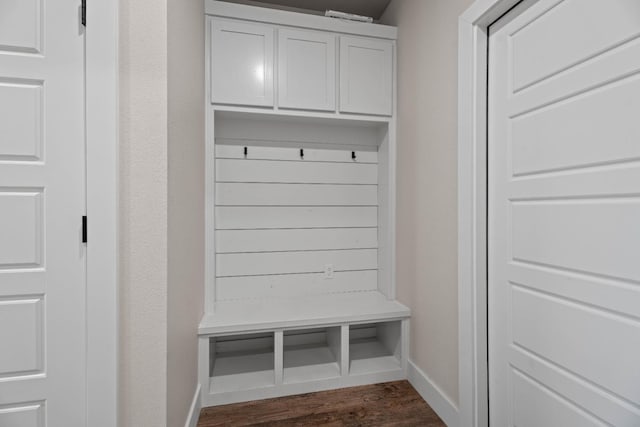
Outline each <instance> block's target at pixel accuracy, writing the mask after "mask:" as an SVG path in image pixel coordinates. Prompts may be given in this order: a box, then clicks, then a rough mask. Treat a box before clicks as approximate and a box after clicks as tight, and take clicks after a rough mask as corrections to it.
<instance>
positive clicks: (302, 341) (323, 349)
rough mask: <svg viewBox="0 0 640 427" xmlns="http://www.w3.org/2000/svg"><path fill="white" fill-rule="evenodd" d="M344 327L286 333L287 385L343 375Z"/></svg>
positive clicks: (284, 378) (285, 376)
mask: <svg viewBox="0 0 640 427" xmlns="http://www.w3.org/2000/svg"><path fill="white" fill-rule="evenodd" d="M340 352H341V345H340V327H339V326H338V327H330V328H315V329H304V330H294V331H285V332H284V361H283V366H284V376H283V380H284V383H285V384H291V383H297V382H305V381H312V380H319V379H325V378H334V377H339V376H340Z"/></svg>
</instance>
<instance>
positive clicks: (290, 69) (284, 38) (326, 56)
mask: <svg viewBox="0 0 640 427" xmlns="http://www.w3.org/2000/svg"><path fill="white" fill-rule="evenodd" d="M278 106H279V107H281V108H292V109H303V110H320V111H334V110H335V108H336V36H335V34H333V33H326V32H318V31H301V30H291V29H280V30H279V31H278Z"/></svg>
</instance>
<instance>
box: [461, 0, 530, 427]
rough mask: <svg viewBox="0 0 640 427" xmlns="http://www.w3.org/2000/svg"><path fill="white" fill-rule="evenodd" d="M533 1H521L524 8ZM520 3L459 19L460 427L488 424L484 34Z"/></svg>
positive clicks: (498, 1) (483, 0) (504, 2)
mask: <svg viewBox="0 0 640 427" xmlns="http://www.w3.org/2000/svg"><path fill="white" fill-rule="evenodd" d="M535 1H536V0H524V1H523V2H522V4H523V5H524V7H526V6H527V5H530V4H531V3H533V2H535ZM517 3H520V1H519V0H476V1H475V2H474V3H473V4H472V5H471V6H470V7H469V8H468V9H467V10H466V11H465V12H464V13H463V14H462V15H460V17H459V19H458V378H459V382H458V384H459V385H458V389H459V396H458V399H459V416H460V422H459V425H464V426H473V427H475V426H486V425H488V423H489V410H488V401H489V398H488V393H487V322H486V319H487V302H486V297H487V294H486V287H487V283H486V276H487V275H486V243H487V240H486V222H487V218H486V198H487V185H486V172H487V170H486V164H487V157H486V144H487V140H486V121H487V117H486V105H487V38H488V37H487V28H488V26H489V25H491V24H492V23H493V22H494V21H495V20H497V19H498V18H500V16H502V15H503V14H504V13H506V12H507V11H509V10H510V9H511V8H512V7H513V6H515V5H516V4H517Z"/></svg>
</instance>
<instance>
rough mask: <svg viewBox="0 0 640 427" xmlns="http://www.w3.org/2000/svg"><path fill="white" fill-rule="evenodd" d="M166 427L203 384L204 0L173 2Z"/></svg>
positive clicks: (177, 420)
mask: <svg viewBox="0 0 640 427" xmlns="http://www.w3.org/2000/svg"><path fill="white" fill-rule="evenodd" d="M168 19H169V21H168V26H169V31H168V40H169V43H168V49H169V58H168V61H169V67H168V78H169V123H168V124H169V175H168V176H169V200H168V205H169V214H168V221H169V224H168V236H169V237H168V238H169V242H168V262H169V277H168V280H169V282H168V285H169V286H168V300H167V301H168V305H167V316H168V324H167V326H168V329H167V350H168V361H167V371H168V372H167V374H168V378H167V423H168V424H167V425H169V426H170V427H173V426H180V427H182V426H184V422H185V419H186V417H187V413H188V411H189V406H190V404H191V402H192V400H193V393H194V390H195V389H196V386H197V384H198V375H197V366H198V340H197V334H198V323H199V322H200V318H201V317H202V311H203V306H204V304H203V301H204V235H205V233H204V167H205V164H204V159H205V156H204V117H205V116H204V114H205V113H204V94H205V91H204V2H203V1H202V0H168Z"/></svg>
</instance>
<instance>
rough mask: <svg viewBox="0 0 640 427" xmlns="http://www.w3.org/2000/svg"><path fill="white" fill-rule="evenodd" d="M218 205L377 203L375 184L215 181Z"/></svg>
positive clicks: (353, 204)
mask: <svg viewBox="0 0 640 427" xmlns="http://www.w3.org/2000/svg"><path fill="white" fill-rule="evenodd" d="M215 192H216V205H217V206H377V205H378V186H376V185H315V184H268V183H266V184H264V183H263V184H255V183H250V184H245V183H224V184H216V189H215Z"/></svg>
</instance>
